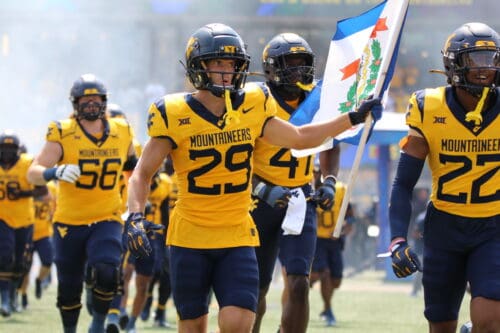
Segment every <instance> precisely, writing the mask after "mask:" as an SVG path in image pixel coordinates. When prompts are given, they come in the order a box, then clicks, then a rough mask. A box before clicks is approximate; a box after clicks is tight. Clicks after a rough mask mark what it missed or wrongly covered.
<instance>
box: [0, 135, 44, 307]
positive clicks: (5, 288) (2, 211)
mask: <svg viewBox="0 0 500 333" xmlns="http://www.w3.org/2000/svg"><path fill="white" fill-rule="evenodd" d="M20 147H21V143H20V141H19V137H18V136H17V135H16V134H15V133H14V132H12V131H10V130H9V131H4V132H2V133H1V134H0V297H1V305H0V314H1V315H2V316H4V317H8V316H10V314H11V313H12V311H14V310H16V311H17V309H16V308H13V306H12V305H15V307H17V305H16V303H17V293H16V291H17V289H18V288H20V287H21V283H22V280H23V277H24V275H25V274H26V273H27V272H28V270H29V264H30V263H29V253H28V252H27V251H29V250H30V248H31V244H32V236H33V222H34V210H33V196H34V195H43V193H44V192H46V190H47V189H46V187H45V186H43V187H39V188H35V187H34V186H33V185H31V184H30V183H29V182H28V179H27V177H26V172H27V171H28V168H29V166H30V164H31V163H32V161H33V157H32V156H30V155H28V154H21V149H20Z"/></svg>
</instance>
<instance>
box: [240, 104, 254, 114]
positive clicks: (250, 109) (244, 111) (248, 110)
mask: <svg viewBox="0 0 500 333" xmlns="http://www.w3.org/2000/svg"><path fill="white" fill-rule="evenodd" d="M253 108H254V107H253V106H252V107H251V108H248V109H243V110H241V112H243V113H244V114H245V113H247V112H250V111H252V110H253Z"/></svg>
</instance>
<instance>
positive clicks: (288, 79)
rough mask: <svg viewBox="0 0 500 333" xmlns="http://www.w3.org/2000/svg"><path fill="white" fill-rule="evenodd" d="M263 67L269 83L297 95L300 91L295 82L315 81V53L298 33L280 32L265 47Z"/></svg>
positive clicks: (294, 95)
mask: <svg viewBox="0 0 500 333" xmlns="http://www.w3.org/2000/svg"><path fill="white" fill-rule="evenodd" d="M262 69H263V70H264V74H265V76H266V81H267V82H268V83H269V84H271V85H273V86H274V87H276V88H278V90H280V91H282V92H283V93H284V94H285V95H292V98H297V97H298V96H300V95H299V94H300V93H301V89H300V88H299V87H298V86H297V82H300V83H301V84H303V85H309V84H311V83H312V82H313V81H314V69H315V66H314V53H313V52H312V49H311V47H310V46H309V44H308V43H307V42H306V41H305V40H304V39H303V38H302V37H300V36H299V35H296V34H293V33H283V34H279V35H277V36H275V37H274V38H272V39H271V40H270V41H269V43H268V44H267V45H266V47H265V48H264V51H263V53H262ZM285 97H286V96H285Z"/></svg>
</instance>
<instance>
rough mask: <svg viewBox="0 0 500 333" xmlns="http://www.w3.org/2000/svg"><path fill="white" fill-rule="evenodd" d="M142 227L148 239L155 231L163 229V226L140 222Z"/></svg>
mask: <svg viewBox="0 0 500 333" xmlns="http://www.w3.org/2000/svg"><path fill="white" fill-rule="evenodd" d="M142 226H143V227H144V230H146V235H148V236H149V237H151V235H152V234H153V233H154V232H155V231H157V230H163V229H165V226H164V225H163V224H155V223H153V222H149V221H146V220H144V221H142Z"/></svg>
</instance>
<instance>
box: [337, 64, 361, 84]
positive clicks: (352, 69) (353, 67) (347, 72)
mask: <svg viewBox="0 0 500 333" xmlns="http://www.w3.org/2000/svg"><path fill="white" fill-rule="evenodd" d="M360 62H361V59H356V60H354V61H353V62H351V63H350V64H349V65H347V66H345V67H344V68H342V69H340V71H341V72H342V73H344V76H342V79H341V81H343V80H345V79H347V78H349V77H351V76H352V75H354V74H356V73H357V72H358V68H359V63H360Z"/></svg>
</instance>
